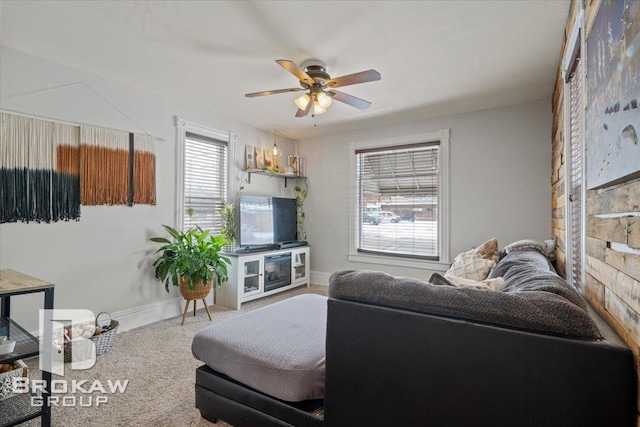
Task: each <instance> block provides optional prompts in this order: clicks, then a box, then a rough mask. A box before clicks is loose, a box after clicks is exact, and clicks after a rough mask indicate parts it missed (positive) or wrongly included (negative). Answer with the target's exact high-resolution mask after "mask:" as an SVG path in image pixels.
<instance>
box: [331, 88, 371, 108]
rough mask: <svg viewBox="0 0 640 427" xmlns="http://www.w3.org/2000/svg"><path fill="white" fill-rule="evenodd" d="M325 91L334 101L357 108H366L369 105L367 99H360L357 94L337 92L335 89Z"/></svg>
mask: <svg viewBox="0 0 640 427" xmlns="http://www.w3.org/2000/svg"><path fill="white" fill-rule="evenodd" d="M327 93H328V94H329V96H331V97H332V98H333V99H335V100H336V101H340V102H344V103H345V104H348V105H351V106H352V107H356V108H357V109H359V110H366V109H367V108H369V106H370V105H371V103H370V102H369V101H365V100H364V99H360V98H358V97H357V96H353V95H349V94H348V93H344V92H339V91H337V90H332V91H329V92H327Z"/></svg>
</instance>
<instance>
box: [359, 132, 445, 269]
mask: <svg viewBox="0 0 640 427" xmlns="http://www.w3.org/2000/svg"><path fill="white" fill-rule="evenodd" d="M439 148H440V143H439V142H424V143H417V144H407V145H401V146H394V147H380V148H370V149H361V150H356V161H357V172H356V175H357V200H358V206H357V212H358V213H359V214H358V220H357V221H358V222H357V224H358V242H357V250H358V252H370V253H380V254H385V255H398V256H403V257H419V258H426V259H431V260H438V259H439V257H438V254H439V252H438V184H439V170H438V154H439Z"/></svg>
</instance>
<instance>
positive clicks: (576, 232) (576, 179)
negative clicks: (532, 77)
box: [566, 58, 584, 289]
mask: <svg viewBox="0 0 640 427" xmlns="http://www.w3.org/2000/svg"><path fill="white" fill-rule="evenodd" d="M580 64H581V61H580V59H579V58H577V59H576V61H575V66H574V68H573V71H572V73H571V75H570V77H569V90H570V100H571V104H570V119H569V143H570V147H571V150H570V154H571V159H570V161H569V174H568V175H569V176H568V177H567V178H566V179H568V180H569V190H570V193H569V206H568V210H569V212H567V215H570V216H571V220H570V225H571V227H570V230H569V234H570V245H571V272H570V275H571V280H572V281H573V284H574V286H576V287H577V288H579V289H580V288H582V281H583V279H582V267H583V265H582V264H583V259H582V246H583V245H582V234H583V233H582V228H583V218H582V206H583V203H584V201H583V200H582V193H583V188H582V186H583V173H582V172H583V164H584V150H583V143H582V129H583V123H582V117H583V115H582V110H583V104H582V99H583V93H582V83H581V79H580V75H581V65H580Z"/></svg>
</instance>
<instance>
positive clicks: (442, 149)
mask: <svg viewBox="0 0 640 427" xmlns="http://www.w3.org/2000/svg"><path fill="white" fill-rule="evenodd" d="M421 142H439V144H440V145H439V153H438V170H439V172H440V173H439V174H438V257H439V259H438V261H434V260H425V259H416V258H414V257H411V256H406V257H405V256H402V255H398V254H393V255H379V254H372V253H367V252H358V239H359V227H358V225H359V221H360V220H361V217H362V215H359V212H358V191H357V189H358V186H357V184H358V172H357V161H358V160H357V155H356V150H363V149H370V148H386V147H388V148H390V149H393V148H394V147H397V146H401V145H407V144H417V143H421ZM450 145H451V144H450V130H449V129H443V130H440V131H437V132H429V133H421V134H415V135H408V136H403V137H395V138H384V139H378V140H371V141H359V142H350V143H349V253H348V254H347V259H348V260H349V261H352V262H364V263H370V264H383V265H390V266H398V267H410V268H417V269H421V270H435V271H446V270H447V269H448V268H449V247H450V227H449V216H450V210H449V207H450V197H449V187H450V172H449V151H450ZM359 217H360V220H359V219H358V218H359Z"/></svg>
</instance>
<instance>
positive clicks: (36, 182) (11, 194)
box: [0, 113, 156, 223]
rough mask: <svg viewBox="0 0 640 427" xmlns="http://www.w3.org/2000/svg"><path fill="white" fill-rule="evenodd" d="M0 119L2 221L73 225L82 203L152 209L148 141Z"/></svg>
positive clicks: (114, 132)
mask: <svg viewBox="0 0 640 427" xmlns="http://www.w3.org/2000/svg"><path fill="white" fill-rule="evenodd" d="M1 114H2V117H1V126H0V203H1V206H0V223H5V222H16V221H23V222H29V221H37V222H42V221H44V222H51V221H59V220H65V221H66V220H70V219H75V220H77V219H79V218H80V205H81V204H83V205H129V206H132V205H133V204H134V203H137V204H149V205H155V204H156V179H155V139H154V138H153V137H151V136H148V135H138V134H133V133H129V132H123V131H117V130H112V129H105V128H99V127H95V126H85V125H81V126H72V125H67V124H62V123H57V122H51V121H46V120H40V119H35V118H30V117H23V116H18V115H13V114H8V113H1Z"/></svg>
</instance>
